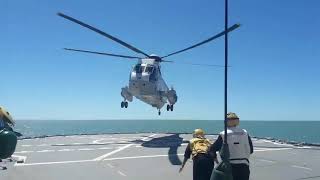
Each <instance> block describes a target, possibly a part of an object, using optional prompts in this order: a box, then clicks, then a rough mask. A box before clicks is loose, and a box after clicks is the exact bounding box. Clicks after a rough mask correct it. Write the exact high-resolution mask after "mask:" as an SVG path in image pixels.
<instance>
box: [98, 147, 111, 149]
mask: <svg viewBox="0 0 320 180" xmlns="http://www.w3.org/2000/svg"><path fill="white" fill-rule="evenodd" d="M98 149H101V150H106V149H113V148H111V147H102V148H98Z"/></svg>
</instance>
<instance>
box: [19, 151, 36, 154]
mask: <svg viewBox="0 0 320 180" xmlns="http://www.w3.org/2000/svg"><path fill="white" fill-rule="evenodd" d="M33 152H34V151H20V152H15V154H26V153H33Z"/></svg>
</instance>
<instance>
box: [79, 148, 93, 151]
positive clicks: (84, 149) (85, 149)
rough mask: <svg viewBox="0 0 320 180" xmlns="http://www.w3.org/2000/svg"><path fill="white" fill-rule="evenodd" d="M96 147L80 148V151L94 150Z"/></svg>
mask: <svg viewBox="0 0 320 180" xmlns="http://www.w3.org/2000/svg"><path fill="white" fill-rule="evenodd" d="M93 150H94V149H91V148H83V149H78V151H93Z"/></svg>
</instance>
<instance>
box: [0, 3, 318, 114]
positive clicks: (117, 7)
mask: <svg viewBox="0 0 320 180" xmlns="http://www.w3.org/2000/svg"><path fill="white" fill-rule="evenodd" d="M229 1H230V2H229V3H230V26H231V25H232V24H234V23H240V24H242V27H240V28H239V29H238V30H236V31H234V32H232V33H231V34H230V41H229V43H230V49H229V51H230V54H229V57H230V58H229V61H230V65H231V66H232V67H231V68H230V71H229V90H228V93H229V111H234V112H237V113H238V114H239V116H240V118H241V119H246V120H320V119H319V116H318V114H319V110H320V93H319V92H320V73H319V72H320V71H319V67H320V44H319V43H320V35H319V32H320V21H319V18H320V17H319V16H320V15H319V7H320V1H319V0H308V1H302V0H282V1H276V0H263V1H257V0H248V1H238V0H229ZM57 12H63V13H65V14H67V15H70V16H72V17H75V18H77V19H80V20H82V21H84V22H87V23H88V24H91V25H93V26H96V27H97V28H100V29H101V30H104V31H106V32H108V33H110V34H112V35H114V36H116V37H119V38H120V39H122V40H124V41H126V42H128V43H131V44H132V45H134V46H136V47H138V48H139V49H142V50H143V51H145V52H147V53H150V54H152V53H155V54H158V55H165V54H168V53H170V52H172V51H175V50H179V49H181V48H184V47H186V46H189V45H192V44H194V43H196V42H199V41H201V40H203V39H206V38H208V37H210V36H212V35H214V34H216V33H218V32H221V31H222V30H223V28H224V1H223V0H200V1H191V0H185V1H182V0H176V1H172V0H152V1H150V0H139V1H138V0H136V1H132V0H130V1H129V0H110V1H105V0H100V1H98V0H96V1H85V0H83V1H79V0H68V1H52V0H37V1H36V0H28V1H18V0H4V1H1V5H0V17H1V18H0V19H1V29H0V32H1V33H0V39H1V43H0V54H1V55H0V67H1V70H0V75H1V85H0V86H1V87H0V105H2V106H4V107H6V108H7V109H8V110H9V111H10V112H11V114H13V116H14V117H15V118H16V119H223V112H224V110H223V100H224V99H223V95H224V90H223V77H224V71H223V68H212V67H193V66H187V65H179V64H178V62H189V63H203V64H220V65H223V64H224V40H223V38H220V39H218V40H216V41H213V42H211V43H208V44H206V45H204V46H202V47H199V48H197V49H193V50H191V51H188V52H185V53H182V54H179V55H176V56H172V57H171V58H169V59H168V60H173V61H176V62H177V64H162V74H163V76H164V79H165V80H166V82H167V84H168V86H173V87H174V88H175V89H176V91H177V94H178V103H177V104H176V105H175V110H174V111H173V112H167V111H165V109H163V110H162V111H163V113H162V115H161V116H160V117H158V115H157V110H156V109H155V108H152V107H151V106H149V105H147V104H144V103H142V102H140V101H138V100H136V99H135V100H134V102H133V103H130V104H129V108H128V109H121V108H120V102H121V101H122V97H121V96H120V89H121V87H123V86H125V85H127V83H128V76H129V72H130V70H131V68H132V66H133V65H134V64H135V61H127V60H122V59H119V58H113V57H107V56H99V55H91V54H83V53H73V52H66V51H64V50H62V48H63V47H69V48H80V49H89V50H96V51H104V52H112V53H119V54H126V55H137V54H135V53H134V52H132V51H130V50H128V49H126V48H124V47H122V46H121V45H119V44H117V43H115V42H112V41H111V40H108V39H106V38H104V37H102V36H100V35H98V34H96V33H94V32H92V31H90V30H87V29H85V28H83V27H81V26H79V25H77V24H74V23H72V22H70V21H67V20H65V19H63V18H60V17H58V16H57V15H56V13H57Z"/></svg>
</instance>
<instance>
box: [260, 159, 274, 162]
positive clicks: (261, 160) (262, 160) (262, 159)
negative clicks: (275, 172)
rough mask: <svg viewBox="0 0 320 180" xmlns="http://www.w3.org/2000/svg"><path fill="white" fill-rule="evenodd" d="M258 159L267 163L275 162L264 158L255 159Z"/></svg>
mask: <svg viewBox="0 0 320 180" xmlns="http://www.w3.org/2000/svg"><path fill="white" fill-rule="evenodd" d="M257 160H258V161H263V162H268V163H275V161H270V160H266V159H257Z"/></svg>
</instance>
